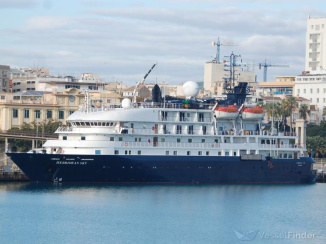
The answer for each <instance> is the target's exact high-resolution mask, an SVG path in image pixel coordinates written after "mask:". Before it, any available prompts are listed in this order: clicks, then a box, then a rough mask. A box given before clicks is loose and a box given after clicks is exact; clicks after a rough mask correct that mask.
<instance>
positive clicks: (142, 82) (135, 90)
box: [132, 63, 157, 103]
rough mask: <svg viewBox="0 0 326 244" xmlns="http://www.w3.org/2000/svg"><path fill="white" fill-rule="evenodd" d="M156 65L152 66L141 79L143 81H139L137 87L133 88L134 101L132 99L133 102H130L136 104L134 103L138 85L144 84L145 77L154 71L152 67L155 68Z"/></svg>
mask: <svg viewBox="0 0 326 244" xmlns="http://www.w3.org/2000/svg"><path fill="white" fill-rule="evenodd" d="M156 64H157V63H155V64H153V66H152V68H150V69H149V71H148V72H147V73H146V75H145V76H144V77H143V79H142V80H141V81H139V82H138V83H137V85H136V86H135V89H134V93H133V95H134V99H133V101H132V102H133V103H136V102H137V101H136V92H137V89H138V87H139V86H140V85H142V84H144V82H145V80H146V78H147V76H148V75H149V73H151V72H152V70H153V69H154V67H155V66H156Z"/></svg>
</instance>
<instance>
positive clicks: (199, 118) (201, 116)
mask: <svg viewBox="0 0 326 244" xmlns="http://www.w3.org/2000/svg"><path fill="white" fill-rule="evenodd" d="M198 122H204V113H198Z"/></svg>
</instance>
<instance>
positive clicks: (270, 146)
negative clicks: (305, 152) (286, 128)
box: [260, 144, 305, 149]
mask: <svg viewBox="0 0 326 244" xmlns="http://www.w3.org/2000/svg"><path fill="white" fill-rule="evenodd" d="M260 147H261V148H264V149H265V148H266V149H270V148H271V149H274V148H278V149H282V148H284V149H304V148H305V147H304V146H302V145H299V144H260Z"/></svg>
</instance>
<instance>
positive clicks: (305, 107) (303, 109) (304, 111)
mask: <svg viewBox="0 0 326 244" xmlns="http://www.w3.org/2000/svg"><path fill="white" fill-rule="evenodd" d="M299 114H300V118H303V119H304V120H305V121H306V120H307V115H308V114H309V115H310V109H309V107H308V105H307V104H302V105H301V107H300V109H299Z"/></svg>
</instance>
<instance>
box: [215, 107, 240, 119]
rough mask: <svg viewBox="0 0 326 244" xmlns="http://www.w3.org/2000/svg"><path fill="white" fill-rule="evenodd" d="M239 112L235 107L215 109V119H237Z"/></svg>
mask: <svg viewBox="0 0 326 244" xmlns="http://www.w3.org/2000/svg"><path fill="white" fill-rule="evenodd" d="M238 115H239V111H238V108H237V106H236V105H228V106H227V107H219V106H217V107H216V108H215V116H216V119H235V118H236V117H238Z"/></svg>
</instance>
